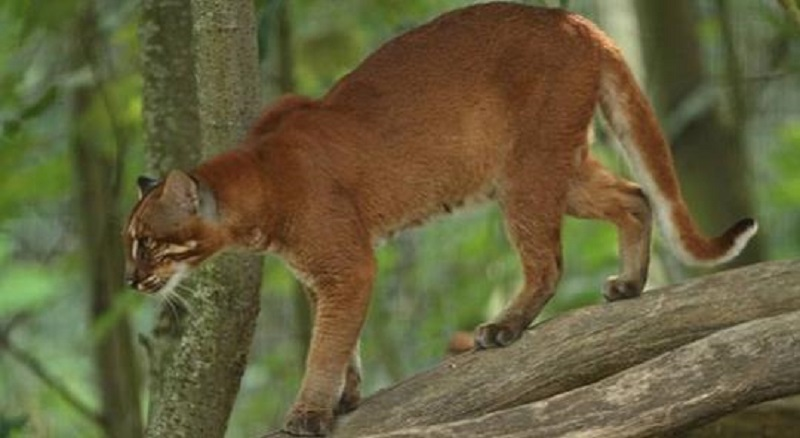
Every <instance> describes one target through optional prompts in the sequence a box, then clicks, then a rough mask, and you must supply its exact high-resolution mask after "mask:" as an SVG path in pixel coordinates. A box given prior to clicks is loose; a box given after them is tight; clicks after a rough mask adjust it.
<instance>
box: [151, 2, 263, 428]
mask: <svg viewBox="0 0 800 438" xmlns="http://www.w3.org/2000/svg"><path fill="white" fill-rule="evenodd" d="M173 4H174V3H173ZM182 5H183V9H184V10H183V11H181V13H185V12H186V9H188V7H189V5H191V17H192V19H191V22H192V23H193V33H192V34H191V36H192V38H193V41H194V43H193V46H194V52H193V53H194V57H195V59H194V60H193V61H194V62H193V65H194V71H195V72H196V78H197V104H198V109H199V113H198V114H199V118H198V119H197V120H198V121H199V132H200V138H199V144H197V143H195V144H193V146H199V147H200V149H199V151H200V153H199V154H197V156H198V158H207V157H209V156H212V155H214V154H216V153H219V152H220V151H222V150H223V149H225V148H228V147H231V146H234V145H235V144H236V143H237V142H238V141H239V140H240V139H241V137H242V135H243V134H244V132H245V130H246V128H247V127H248V126H249V125H250V123H251V122H252V120H253V119H254V118H255V116H256V115H257V113H258V109H259V105H260V102H259V98H258V96H259V91H258V90H259V85H258V77H259V76H258V59H257V52H256V45H255V44H256V39H255V21H254V11H253V4H252V2H228V1H224V0H193V1H191V2H182ZM162 17H163V16H162ZM162 23H167V24H164V26H168V25H170V26H174V25H177V24H179V23H181V22H174V21H173V19H171V18H167V21H162ZM169 23H171V24H169ZM182 23H183V24H184V25H185V24H186V22H185V19H184V21H182ZM182 35H184V37H185V38H188V35H189V34H188V33H186V32H183V33H182ZM162 38H169V37H168V36H164V37H162ZM184 43H185V45H189V46H191V43H190V42H189V41H184ZM167 47H172V48H173V50H175V51H176V52H177V53H180V52H181V50H182V48H183V45H181V44H176V45H172V44H170V45H163V46H162V49H164V50H166V49H167ZM181 62H185V61H181ZM189 62H190V63H191V62H192V60H191V59H190V60H189ZM167 68H169V67H167ZM161 73H162V75H161V76H159V75H154V76H151V78H155V80H169V81H181V80H190V79H191V78H187V77H182V76H180V75H181V74H180V73H178V72H176V71H162V72H161ZM165 78H166V79H165ZM161 92H162V93H182V92H183V91H181V89H178V88H173V87H171V86H170V85H169V84H166V85H165V86H164V87H162V88H161ZM154 102H158V100H156V101H154ZM162 102H165V104H167V105H172V106H180V105H185V104H186V103H185V102H183V100H182V99H180V98H178V97H174V96H173V98H169V99H165V100H163V101H162ZM145 111H148V108H145ZM165 114H167V116H170V115H172V116H174V117H175V119H176V120H177V119H178V118H180V119H181V120H182V122H181V123H184V122H185V123H186V125H181V127H182V128H181V129H180V133H181V134H187V133H186V132H185V129H186V128H187V127H189V126H191V124H192V123H191V117H192V116H191V115H187V114H184V113H182V112H181V111H180V110H179V109H178V108H172V109H171V110H169V111H168V112H166V113H165ZM146 119H147V117H146ZM154 126H155V124H154ZM196 128H197V127H195V130H197V129H196ZM154 129H155V128H154ZM182 138H183V137H181V138H178V139H177V140H178V141H179V140H181V139H182ZM165 144H169V145H170V146H169V147H170V148H171V147H172V145H174V144H175V140H170V139H169V138H167V139H166V143H165ZM182 153H183V152H181V149H175V150H165V154H164V155H165V157H166V156H170V158H169V159H167V158H160V159H155V160H153V161H154V162H156V163H165V162H170V163H173V164H179V163H183V162H184V161H182V160H183V159H185V157H182V156H180V154H182ZM194 278H195V279H196V280H195V282H194V283H193V284H192V288H193V289H194V292H193V294H192V296H191V297H190V298H189V303H190V306H189V307H190V308H189V310H188V313H189V315H188V317H186V318H185V319H184V322H183V324H181V327H180V328H179V330H178V331H177V333H176V334H175V336H174V337H161V340H166V344H164V343H162V342H161V341H159V342H158V343H156V345H154V349H157V348H166V349H167V350H168V351H169V353H168V354H167V358H168V362H167V363H166V364H165V366H157V368H160V374H159V375H154V376H153V378H154V379H159V382H157V383H154V385H153V386H154V387H155V388H158V390H159V391H158V394H157V396H155V397H157V398H155V399H154V400H153V402H152V404H151V410H150V415H149V424H148V427H147V430H146V434H147V436H148V437H192V438H193V437H204V438H206V437H208V438H214V437H222V436H223V435H224V433H225V429H226V426H227V421H228V418H229V415H230V411H231V408H232V406H233V402H234V400H235V397H236V393H237V392H238V389H239V382H240V379H241V376H242V373H243V372H244V368H245V365H246V362H247V355H248V352H249V349H250V342H251V339H252V335H253V330H254V327H255V320H256V316H257V315H258V309H259V284H260V281H261V259H260V258H259V257H252V256H243V255H234V254H228V255H224V256H221V257H219V258H217V259H216V260H215V261H214V262H213V263H209V264H207V266H206V267H204V268H203V269H201V270H200V272H198V273H197V274H196V275H195V276H194ZM155 334H156V336H157V337H158V336H159V334H160V332H159V329H158V327H157V328H156V331H155ZM153 357H154V358H156V359H158V358H159V357H161V358H164V355H162V354H154V355H153Z"/></svg>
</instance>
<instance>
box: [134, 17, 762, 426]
mask: <svg viewBox="0 0 800 438" xmlns="http://www.w3.org/2000/svg"><path fill="white" fill-rule="evenodd" d="M598 105H600V106H601V107H602V109H603V110H604V113H605V115H606V117H607V118H608V119H609V122H610V125H611V126H612V128H613V130H614V131H615V132H616V133H617V135H618V136H619V137H620V140H621V143H622V145H623V148H624V150H625V152H626V154H627V155H628V156H629V158H630V161H631V164H632V166H633V167H634V169H635V170H636V172H637V175H639V176H640V182H642V183H643V184H644V189H640V188H639V186H637V185H635V184H633V183H631V182H628V181H624V180H622V179H620V178H618V177H616V176H614V175H612V174H611V173H609V172H608V171H606V170H605V169H604V168H603V167H602V166H601V165H600V164H599V163H598V162H597V161H595V160H594V159H593V158H592V157H591V156H590V155H589V152H588V145H587V133H588V130H589V127H590V124H591V121H592V116H593V113H594V111H595V108H596V107H597V106H598ZM143 191H144V192H145V193H143V198H142V200H141V202H140V203H139V204H138V206H137V207H136V208H135V209H134V212H133V213H132V215H131V220H130V226H129V227H128V229H127V231H126V236H127V239H128V243H129V251H128V255H129V259H130V265H131V269H130V272H129V274H130V275H131V281H132V284H133V285H134V286H137V287H138V288H140V289H142V290H151V289H155V287H156V286H158V287H161V286H164V284H169V279H170V278H172V277H173V276H172V274H173V273H175V272H178V271H180V272H184V271H185V270H186V269H187V268H190V267H192V266H195V265H196V264H198V263H200V262H201V261H202V260H204V259H205V258H207V257H208V256H209V255H211V254H213V253H214V252H216V251H218V250H221V249H223V248H227V247H232V246H238V247H243V248H248V249H251V250H256V251H267V250H269V251H274V252H276V253H278V254H280V255H281V256H283V257H284V258H285V259H286V260H287V262H288V263H289V264H290V265H291V266H292V267H293V269H294V270H295V271H296V272H297V274H298V277H299V278H300V279H302V280H303V281H304V282H305V283H306V285H307V286H308V288H309V289H310V290H311V291H312V303H313V305H314V306H315V308H316V312H315V326H314V332H313V339H312V343H311V349H310V352H309V357H308V364H307V370H306V375H305V378H304V381H303V385H302V388H301V390H300V394H299V396H298V399H297V402H296V403H295V406H294V408H293V409H292V412H291V414H290V416H289V418H288V422H287V429H288V430H290V431H292V432H294V433H299V434H317V433H323V434H324V433H326V432H327V431H329V430H330V428H331V427H332V421H333V415H334V410H336V411H337V412H342V411H346V410H349V409H352V408H354V407H355V405H356V404H357V402H358V397H359V396H358V383H359V381H360V374H359V369H358V368H359V367H358V358H357V352H356V345H357V340H358V336H359V331H360V329H361V326H362V324H363V321H364V317H365V313H366V309H367V306H368V303H369V299H370V293H371V289H372V285H373V280H374V276H375V259H374V255H373V250H372V247H373V244H374V242H376V241H377V240H378V239H380V238H382V237H385V236H387V235H389V234H391V233H392V232H395V231H397V230H400V229H403V228H406V227H408V226H411V225H416V224H419V223H421V222H423V221H425V220H426V219H427V218H429V217H431V216H433V215H436V214H439V213H446V212H450V211H451V210H453V209H454V208H456V207H458V206H460V205H462V204H464V203H469V202H480V201H482V200H487V199H494V200H496V201H497V202H498V203H499V205H500V207H501V209H502V211H503V213H504V216H505V219H506V224H507V228H508V233H509V236H510V237H511V239H512V240H513V243H514V245H515V247H516V249H517V251H518V252H519V255H520V260H521V262H522V268H523V273H524V277H525V281H524V286H523V288H522V290H521V291H520V292H519V294H518V295H517V296H516V298H515V299H514V300H513V302H512V303H510V304H509V305H508V307H507V308H506V310H505V311H504V312H502V313H501V314H500V315H499V316H497V317H496V318H495V319H494V320H493V321H492V322H490V323H487V324H484V325H483V326H481V327H479V328H478V329H477V332H476V337H475V341H476V343H477V345H478V346H479V347H482V348H487V347H495V346H504V345H507V344H509V343H511V342H513V341H514V340H515V339H517V338H518V337H519V336H520V335H521V333H522V331H523V330H524V329H525V328H526V327H527V326H528V325H529V324H530V322H531V321H532V320H533V318H534V317H535V316H536V314H537V313H539V311H540V310H541V308H542V306H544V304H545V303H546V302H547V300H548V299H549V298H550V297H551V296H552V294H553V293H554V291H555V286H556V283H557V282H558V279H559V276H560V275H561V242H560V240H561V236H560V230H561V221H562V218H563V216H564V215H565V214H571V215H574V216H579V217H585V218H594V219H603V220H607V221H610V222H612V223H614V224H615V225H616V226H617V227H618V229H619V232H620V253H621V259H622V260H621V272H620V273H619V275H618V276H617V277H612V278H610V279H609V282H608V283H607V284H606V286H605V288H604V293H605V295H606V297H607V298H609V299H611V300H614V299H619V298H626V297H634V296H637V295H638V294H639V293H640V292H641V290H642V288H643V287H644V283H645V280H646V276H647V265H648V257H649V246H650V245H649V242H650V228H651V225H650V223H651V211H655V213H656V215H657V217H659V219H661V221H662V225H663V226H665V227H666V228H665V229H666V234H667V236H668V238H669V239H670V240H671V242H672V244H673V246H674V247H675V248H676V250H678V252H679V253H680V254H682V255H684V256H686V258H687V259H689V260H694V261H699V262H715V261H719V260H721V259H725V258H728V257H731V256H733V255H735V253H736V252H737V251H738V249H741V247H742V246H743V245H744V243H745V242H746V240H747V238H748V237H749V236H750V235H752V232H754V231H755V226H754V223H752V221H750V222H748V221H743V222H740V223H739V224H738V225H737V226H736V227H734V228H732V229H731V230H729V231H728V232H726V233H725V234H724V235H723V236H722V237H720V238H717V239H707V238H705V237H703V236H702V234H700V233H699V232H698V230H697V228H696V226H695V225H694V222H693V221H692V219H691V217H690V216H689V214H688V211H687V210H686V207H685V205H684V203H683V200H682V199H681V195H680V189H679V186H678V182H677V179H676V177H675V172H674V169H673V167H672V158H671V156H670V151H669V148H668V146H667V144H666V142H665V141H664V138H663V135H662V134H661V132H660V130H659V128H658V125H657V124H656V120H655V117H654V115H653V112H652V110H651V109H650V106H649V105H648V103H647V101H646V99H645V98H644V96H643V95H642V93H641V92H640V91H639V89H638V87H637V86H636V84H635V83H634V81H633V77H632V75H631V73H630V71H629V70H628V68H627V67H626V65H625V64H624V62H623V60H622V58H621V56H620V54H619V51H618V50H617V49H616V47H615V46H614V45H613V43H612V42H611V41H610V40H609V39H608V38H607V37H606V36H604V35H603V34H602V33H601V32H600V31H599V30H598V29H597V28H595V27H594V26H593V25H592V24H591V23H589V22H588V21H587V20H585V19H583V18H581V17H579V16H577V15H574V14H569V13H566V12H563V11H559V10H548V9H539V8H531V7H525V6H521V5H516V4H509V3H496V4H485V5H479V6H474V7H470V8H465V9H461V10H458V11H454V12H452V13H449V14H446V15H444V16H442V17H440V18H438V19H436V20H434V21H433V22H431V23H429V24H427V25H425V26H422V27H420V28H417V29H415V30H413V31H411V32H409V33H406V34H405V35H403V36H400V37H398V38H396V39H394V40H392V41H390V42H388V43H387V44H386V45H384V46H383V47H382V48H381V49H379V50H378V51H377V52H375V53H374V54H373V55H372V56H370V57H369V58H368V59H366V60H365V61H364V62H363V63H362V64H361V66H359V67H358V68H356V69H355V70H354V71H353V72H352V73H350V74H349V75H347V76H346V77H344V78H343V79H342V80H341V81H339V83H338V84H336V86H334V87H333V89H332V90H331V91H330V92H329V93H328V94H327V95H326V96H324V97H323V98H322V99H320V100H311V99H306V98H302V97H297V96H288V97H284V98H283V99H281V100H280V101H278V102H277V103H276V104H274V105H273V106H272V107H270V108H268V109H267V110H266V111H265V113H264V115H263V116H262V117H261V119H260V120H259V121H258V122H256V124H255V126H254V128H253V129H252V130H251V132H250V133H249V135H248V136H247V137H246V139H245V140H244V141H243V143H242V145H241V146H240V147H239V148H237V149H234V150H232V151H230V152H228V153H225V154H222V155H220V156H218V157H216V158H214V159H212V160H210V161H208V162H205V163H203V164H201V165H200V166H199V167H198V168H196V169H194V170H192V171H191V172H189V173H188V174H185V173H183V172H180V171H173V172H171V173H170V174H169V175H168V176H167V178H166V180H165V181H164V182H163V183H161V184H160V185H157V186H156V188H154V189H153V188H150V187H147V184H144V186H143ZM148 239H149V240H148ZM147 242H150V243H151V246H153V247H156V246H158V245H161V246H162V247H163V248H166V249H162V250H160V251H161V253H162V257H161V261H162V265H161V271H159V272H158V273H155V274H154V273H153V268H152V266H149V265H148V263H147V260H146V259H147V258H148V253H146V251H144V252H142V251H140V252H137V251H134V250H133V249H132V248H131V246H133V245H136V246H143V247H147V245H145V243H147ZM154 242H155V243H154ZM170 247H171V248H173V249H172V251H173V253H174V252H176V251H177V253H178V254H179V255H181V256H182V257H183V259H182V261H181V260H171V261H170V260H169V258H170V257H168V256H164V255H163V253H165V252H166V253H169V252H170V250H169V249H168V248H170ZM189 247H191V248H189ZM176 248H177V249H176ZM181 248H183V249H184V250H185V251H184V252H180V251H178V250H179V249H181ZM186 248H189V249H186ZM156 252H157V251H156ZM150 258H154V257H150ZM165 260H166V261H165ZM151 264H152V263H151ZM142 271H144V272H142ZM148 278H156V280H149V281H144V283H143V279H148Z"/></svg>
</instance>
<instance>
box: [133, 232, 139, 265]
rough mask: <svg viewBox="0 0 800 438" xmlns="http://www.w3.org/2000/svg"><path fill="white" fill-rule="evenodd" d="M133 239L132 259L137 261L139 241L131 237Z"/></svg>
mask: <svg viewBox="0 0 800 438" xmlns="http://www.w3.org/2000/svg"><path fill="white" fill-rule="evenodd" d="M131 239H132V240H131V241H132V242H133V243H131V258H132V259H133V260H136V254H137V253H138V252H139V239H136V238H135V237H133V236H131Z"/></svg>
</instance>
